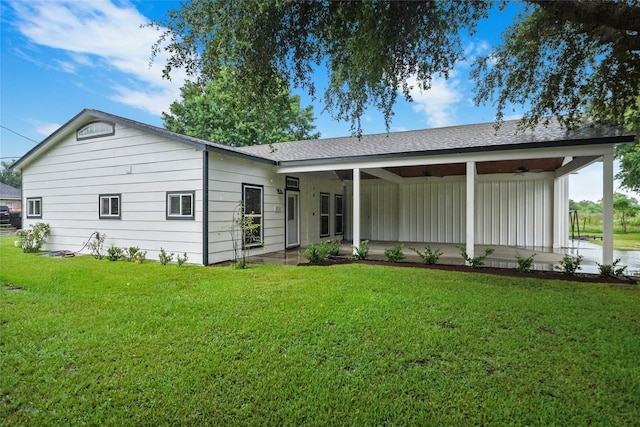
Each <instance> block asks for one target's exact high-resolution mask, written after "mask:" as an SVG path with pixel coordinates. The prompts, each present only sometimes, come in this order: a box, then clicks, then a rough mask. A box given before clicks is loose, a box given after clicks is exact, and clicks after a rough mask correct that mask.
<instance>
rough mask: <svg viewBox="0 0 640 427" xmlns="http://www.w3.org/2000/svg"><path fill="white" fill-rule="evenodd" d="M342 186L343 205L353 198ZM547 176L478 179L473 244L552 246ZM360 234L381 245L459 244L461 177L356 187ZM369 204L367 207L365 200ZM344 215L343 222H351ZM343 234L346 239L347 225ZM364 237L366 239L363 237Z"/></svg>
mask: <svg viewBox="0 0 640 427" xmlns="http://www.w3.org/2000/svg"><path fill="white" fill-rule="evenodd" d="M351 189H352V187H351V186H349V187H347V189H346V191H347V197H346V198H347V201H348V204H350V203H351V202H352V200H353V198H352V194H351V191H352V190H351ZM553 196H554V189H553V178H551V177H549V176H546V175H544V174H541V175H539V176H528V177H512V176H508V177H507V176H499V175H485V176H479V177H478V181H477V183H476V224H475V226H476V243H477V244H483V245H505V246H527V247H545V248H548V247H550V246H551V245H552V243H553ZM362 200H363V202H362V213H361V217H362V219H361V221H362V227H363V229H362V230H361V234H362V236H363V239H364V238H369V239H373V240H381V241H402V242H434V243H464V241H465V235H466V184H465V181H464V179H463V178H445V179H426V180H425V179H420V180H417V179H407V180H406V183H402V184H399V185H398V184H394V183H388V182H385V181H383V180H368V181H367V182H366V183H364V184H363V185H362ZM367 200H370V203H369V202H367ZM348 215H349V214H348V213H347V223H349V224H350V223H351V218H350V217H349V216H348ZM348 231H349V232H348V234H347V236H348V237H349V238H350V237H351V236H352V234H351V230H350V226H349V227H348ZM365 236H366V237H365Z"/></svg>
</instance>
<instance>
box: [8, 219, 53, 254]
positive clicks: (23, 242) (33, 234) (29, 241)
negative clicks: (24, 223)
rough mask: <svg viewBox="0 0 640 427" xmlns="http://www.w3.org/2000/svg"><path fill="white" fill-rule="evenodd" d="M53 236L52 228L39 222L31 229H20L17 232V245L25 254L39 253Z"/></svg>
mask: <svg viewBox="0 0 640 427" xmlns="http://www.w3.org/2000/svg"><path fill="white" fill-rule="evenodd" d="M50 234H51V227H50V226H49V224H45V223H44V222H37V223H35V224H34V225H33V228H30V229H26V228H25V229H20V230H18V231H16V235H17V236H18V242H17V244H18V245H19V246H20V247H21V248H22V252H24V253H33V252H38V251H39V250H40V248H42V245H44V244H45V243H46V241H47V237H49V235H50Z"/></svg>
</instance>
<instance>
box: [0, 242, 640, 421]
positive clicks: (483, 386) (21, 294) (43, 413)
mask: <svg viewBox="0 0 640 427" xmlns="http://www.w3.org/2000/svg"><path fill="white" fill-rule="evenodd" d="M12 243H13V239H12V238H0V424H2V425H7V426H8V425H11V426H22V425H29V426H32V425H82V424H89V425H113V426H126V425H132V426H140V425H203V424H210V425H238V426H245V425H278V426H280V425H292V426H299V425H355V426H363V425H383V424H385V425H504V424H515V425H545V426H546V425H562V426H567V425H579V426H583V425H607V426H615V425H633V424H636V425H637V423H638V420H639V419H640V310H639V309H638V307H640V289H639V287H638V286H636V285H631V286H619V285H614V286H612V285H594V284H580V283H574V282H554V281H541V280H535V279H521V280H516V279H512V278H503V277H496V276H490V275H484V274H466V273H458V274H456V273H451V272H443V271H431V270H424V269H412V268H390V267H378V266H365V265H342V266H335V267H278V266H255V267H252V268H251V269H249V270H244V271H238V270H233V269H231V268H229V267H217V268H203V267H196V266H184V267H181V268H178V267H176V266H175V265H170V266H165V267H163V266H161V265H159V264H157V263H151V262H148V263H145V264H142V265H136V264H130V263H126V262H124V261H120V262H115V263H114V262H109V261H106V260H104V261H97V260H94V259H93V258H90V257H77V258H72V259H50V258H44V257H39V256H36V255H27V254H22V253H20V252H19V251H18V250H17V249H16V248H14V247H13V245H12ZM16 288H19V289H16Z"/></svg>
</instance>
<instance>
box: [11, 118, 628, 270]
mask: <svg viewBox="0 0 640 427" xmlns="http://www.w3.org/2000/svg"><path fill="white" fill-rule="evenodd" d="M516 126H517V122H515V121H513V122H505V123H503V125H502V127H501V128H500V129H499V130H498V131H496V130H495V129H494V127H493V124H492V123H487V124H478V125H467V126H454V127H448V128H438V129H427V130H420V131H409V132H396V133H389V134H379V135H364V136H362V138H360V139H359V138H355V137H346V138H332V139H323V140H310V141H297V142H286V143H279V144H272V145H270V146H264V145H263V146H253V147H237V148H234V147H228V146H224V145H220V144H216V143H213V142H209V141H204V140H201V139H197V138H192V137H188V136H184V135H179V134H176V133H173V132H170V131H167V130H165V129H162V128H158V127H154V126H149V125H146V124H143V123H139V122H136V121H132V120H129V119H126V118H122V117H118V116H115V115H112V114H108V113H104V112H101V111H96V110H83V111H82V112H80V113H79V114H78V115H77V116H75V117H74V118H72V119H71V120H70V121H69V122H67V123H66V124H65V125H63V126H62V127H61V128H60V129H59V130H57V131H56V132H55V133H53V134H52V135H51V136H49V137H48V138H46V139H45V140H44V141H42V142H41V143H40V144H39V145H37V146H36V147H34V148H33V149H32V150H31V151H30V152H29V153H27V154H26V155H25V156H23V157H22V158H21V159H20V160H18V161H17V162H16V163H15V164H14V166H13V168H14V169H16V170H19V171H20V172H21V174H22V193H23V204H24V209H23V219H24V223H25V226H28V225H29V224H31V223H34V222H37V221H43V222H47V223H49V224H50V225H51V230H52V231H51V236H50V237H49V241H48V244H47V248H48V249H51V250H72V251H76V250H78V249H80V248H81V247H82V246H83V245H84V243H85V242H86V241H87V239H88V238H89V236H90V235H91V234H92V233H93V232H95V231H98V232H100V233H104V234H105V235H106V236H107V242H106V244H107V245H111V244H114V245H116V246H138V247H140V248H141V249H142V250H146V251H148V257H149V258H152V259H157V255H158V252H159V251H160V248H161V247H162V248H164V249H165V250H167V251H168V252H175V253H182V252H186V253H187V254H188V256H189V262H192V263H199V264H205V265H207V264H212V263H217V262H221V261H225V260H229V259H231V258H232V257H233V252H232V242H231V239H230V237H229V233H227V232H226V231H224V230H226V229H228V228H229V227H230V226H231V224H232V218H233V215H234V211H235V209H236V208H237V206H238V204H239V203H240V202H241V201H244V203H245V206H246V210H247V211H253V212H254V213H255V216H254V219H255V221H257V222H259V223H260V224H261V227H260V230H259V234H260V237H261V238H262V240H263V241H264V244H265V246H266V247H265V248H259V249H255V251H259V252H256V253H263V252H264V251H266V252H274V251H281V250H284V249H285V248H292V247H297V246H306V245H308V244H310V243H313V242H318V241H320V240H323V239H329V238H338V239H341V238H344V239H348V240H353V241H354V242H355V243H356V244H359V242H360V241H361V239H371V240H380V241H394V242H395V241H402V242H426V243H436V242H442V243H464V244H466V246H467V252H468V253H469V254H470V256H473V251H474V247H475V245H476V244H486V245H505V246H517V247H531V248H533V247H535V248H540V249H541V250H552V249H553V248H556V249H558V248H561V247H564V246H566V245H567V238H568V227H567V224H568V218H569V214H568V178H567V175H568V174H569V173H571V172H573V171H575V170H578V169H580V168H582V167H584V166H587V165H589V164H591V163H593V162H596V161H600V160H602V161H603V162H604V171H605V173H604V176H603V183H604V188H605V190H604V193H605V194H604V199H605V202H606V201H607V198H611V200H612V195H613V149H614V144H616V143H625V142H632V141H633V135H632V134H630V133H628V132H625V131H624V130H622V129H620V128H616V127H607V126H600V125H585V126H584V127H582V128H580V129H578V130H572V131H570V130H565V129H562V128H560V127H559V126H558V125H556V124H553V125H549V127H539V128H537V129H536V130H535V131H525V132H519V133H517V132H516ZM605 206H606V203H605ZM604 215H605V223H607V221H608V220H609V219H610V222H611V227H610V230H609V227H608V226H606V227H605V244H604V261H605V262H606V261H607V259H608V258H607V257H609V258H610V257H612V246H611V243H610V241H611V237H612V232H613V225H612V224H613V213H612V210H611V209H605V214H604ZM610 262H611V261H609V263H610Z"/></svg>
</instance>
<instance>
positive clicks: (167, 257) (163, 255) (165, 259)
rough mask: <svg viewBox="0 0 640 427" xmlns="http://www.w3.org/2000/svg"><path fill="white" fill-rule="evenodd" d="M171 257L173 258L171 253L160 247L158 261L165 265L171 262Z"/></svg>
mask: <svg viewBox="0 0 640 427" xmlns="http://www.w3.org/2000/svg"><path fill="white" fill-rule="evenodd" d="M172 259H173V253H171V254H168V253H167V251H165V250H164V248H160V254H159V255H158V260H159V261H160V264H162V265H167V264H169V263H170V262H171V260H172Z"/></svg>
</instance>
